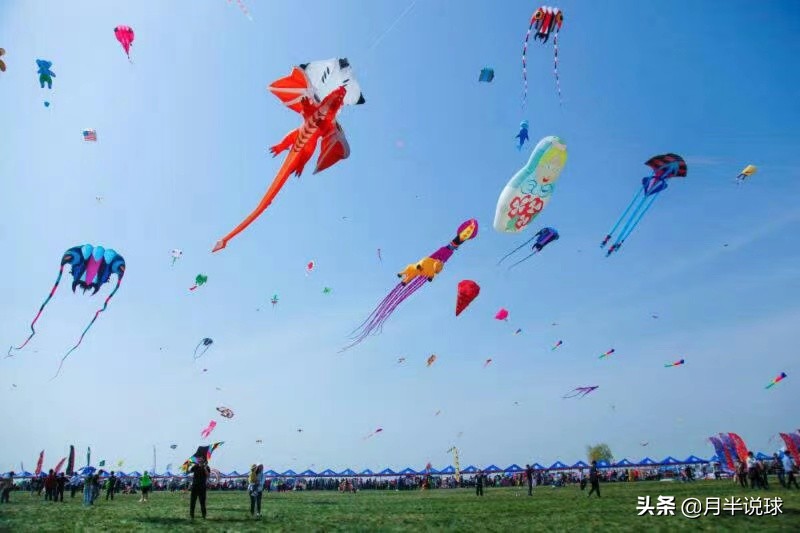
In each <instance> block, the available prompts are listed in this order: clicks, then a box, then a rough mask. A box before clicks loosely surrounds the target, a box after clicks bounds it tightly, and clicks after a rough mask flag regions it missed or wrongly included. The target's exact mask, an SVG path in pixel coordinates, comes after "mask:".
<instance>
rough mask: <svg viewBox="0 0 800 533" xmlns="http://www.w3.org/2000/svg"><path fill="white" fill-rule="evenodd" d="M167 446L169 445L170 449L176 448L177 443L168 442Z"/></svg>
mask: <svg viewBox="0 0 800 533" xmlns="http://www.w3.org/2000/svg"><path fill="white" fill-rule="evenodd" d="M169 447H170V449H173V450H174V449H175V448H177V447H178V445H177V444H170V445H169Z"/></svg>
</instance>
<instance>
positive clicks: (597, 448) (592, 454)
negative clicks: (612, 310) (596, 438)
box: [586, 442, 614, 463]
mask: <svg viewBox="0 0 800 533" xmlns="http://www.w3.org/2000/svg"><path fill="white" fill-rule="evenodd" d="M586 457H588V458H589V462H590V463H591V462H592V461H602V460H604V459H605V460H606V461H608V462H609V463H613V462H614V454H613V453H611V448H609V447H608V444H605V443H602V442H601V443H600V444H595V445H594V446H587V447H586Z"/></svg>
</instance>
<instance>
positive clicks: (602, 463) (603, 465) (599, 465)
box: [597, 459, 611, 468]
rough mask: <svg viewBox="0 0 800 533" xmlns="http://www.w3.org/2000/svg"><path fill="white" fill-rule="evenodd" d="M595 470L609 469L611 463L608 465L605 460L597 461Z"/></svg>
mask: <svg viewBox="0 0 800 533" xmlns="http://www.w3.org/2000/svg"><path fill="white" fill-rule="evenodd" d="M597 468H611V463H609V462H608V461H606V460H605V459H600V460H599V461H597Z"/></svg>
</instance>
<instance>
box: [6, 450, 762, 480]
mask: <svg viewBox="0 0 800 533" xmlns="http://www.w3.org/2000/svg"><path fill="white" fill-rule="evenodd" d="M756 459H759V460H767V459H771V457H770V456H769V455H766V454H763V453H761V452H759V453H758V454H756ZM718 462H720V461H719V459H718V458H717V456H716V455H714V456H713V457H711V458H710V459H702V458H700V457H697V456H695V455H690V456H689V457H687V458H686V459H684V460H679V459H675V458H674V457H672V456H669V457H665V458H664V459H662V460H661V461H654V460H653V459H651V458H649V457H645V458H644V459H642V460H640V461H638V462H634V461H629V460H628V459H622V460H621V461H616V462H614V463H610V462H608V461H605V460H602V461H598V462H597V466H598V468H606V469H609V468H670V467H681V466H686V465H703V464H711V463H718ZM531 466H532V467H533V469H534V470H557V471H563V470H580V469H582V468H589V465H588V464H587V463H585V462H584V461H578V462H577V463H575V464H573V465H568V464H566V463H562V462H561V461H556V462H555V463H553V464H552V465H550V466H549V467H546V466H542V465H540V464H539V463H533V464H532V465H531ZM89 469H90V470H89ZM94 470H95V469H94V467H91V466H90V467H84V468H82V469H80V470H78V473H79V474H80V475H85V474H86V473H88V472H93V471H94ZM480 470H483V472H484V473H486V474H507V475H513V474H521V473H523V472H525V468H523V467H521V466H519V465H518V464H512V465H510V466H507V467H505V468H500V467H498V466H497V465H489V466H487V467H485V468H482V469H479V468H478V467H476V466H473V465H470V466H468V467H466V468H463V469H462V470H461V474H466V475H470V474H477V473H478V472H479V471H480ZM455 473H456V469H455V467H454V466H453V465H449V466H447V467H446V468H443V469H441V470H437V469H436V468H433V467H431V468H430V469H425V468H423V469H422V470H414V469H413V468H411V467H406V468H404V469H402V470H400V471H394V470H392V469H391V468H384V469H383V470H381V471H379V472H374V471H372V470H370V469H369V468H367V469H365V470H362V471H361V472H356V471H354V470H352V469H350V468H347V469H346V470H343V471H341V472H334V471H333V470H331V469H326V470H323V471H321V472H314V471H313V470H310V469H309V470H304V471H302V472H300V473H297V472H295V471H294V470H291V469H289V470H287V471H285V472H276V471H275V470H267V471H266V472H265V473H264V474H265V476H266V477H268V478H278V477H281V478H287V477H288V478H319V477H328V478H333V477H387V476H416V475H425V474H431V475H443V476H448V475H455ZM8 474H9V472H6V474H4V475H8ZM45 475H46V473H45V472H42V473H41V474H40V476H45ZM108 475H109V474H108V472H105V471H104V472H103V474H102V475H101V476H102V477H106V476H108ZM115 475H116V476H117V477H133V478H138V477H141V475H142V474H141V473H140V472H136V471H134V472H129V473H125V472H122V471H115ZM14 476H15V477H18V478H32V477H35V476H34V474H31V473H30V472H20V473H16V474H15V475H14ZM185 476H186V474H183V473H173V472H170V471H169V470H167V471H166V472H163V473H161V474H155V475H154V476H153V477H156V478H171V477H185ZM221 476H222V477H225V478H242V477H246V476H247V473H244V474H241V473H239V472H237V471H236V470H234V471H232V472H228V473H221Z"/></svg>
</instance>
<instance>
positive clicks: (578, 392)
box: [564, 385, 600, 398]
mask: <svg viewBox="0 0 800 533" xmlns="http://www.w3.org/2000/svg"><path fill="white" fill-rule="evenodd" d="M599 388H600V386H599V385H594V386H591V387H575V388H574V389H572V390H571V391H569V392H568V393H567V394H566V395H565V396H564V398H575V397H576V396H577V397H580V398H583V397H584V396H586V395H587V394H589V393H590V392H593V391H594V390H596V389H599Z"/></svg>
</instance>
